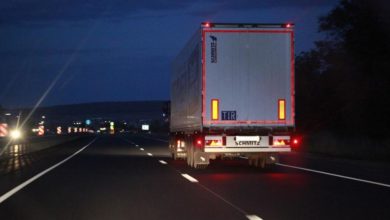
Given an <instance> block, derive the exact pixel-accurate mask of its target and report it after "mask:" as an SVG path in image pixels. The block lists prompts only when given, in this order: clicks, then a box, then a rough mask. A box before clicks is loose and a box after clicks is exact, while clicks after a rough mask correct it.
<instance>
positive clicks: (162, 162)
mask: <svg viewBox="0 0 390 220" xmlns="http://www.w3.org/2000/svg"><path fill="white" fill-rule="evenodd" d="M158 162H160V163H161V164H164V165H165V164H167V162H165V161H163V160H159V161H158Z"/></svg>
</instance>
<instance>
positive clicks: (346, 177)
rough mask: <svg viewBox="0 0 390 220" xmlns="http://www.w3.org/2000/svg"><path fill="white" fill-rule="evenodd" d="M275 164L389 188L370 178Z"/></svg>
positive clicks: (388, 185) (389, 185)
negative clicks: (365, 178)
mask: <svg viewBox="0 0 390 220" xmlns="http://www.w3.org/2000/svg"><path fill="white" fill-rule="evenodd" d="M276 165H279V166H282V167H289V168H293V169H298V170H304V171H308V172H313V173H319V174H324V175H328V176H334V177H338V178H343V179H348V180H354V181H358V182H362V183H369V184H374V185H378V186H384V187H388V188H390V184H386V183H380V182H374V181H370V180H364V179H359V178H355V177H350V176H344V175H340V174H335V173H328V172H324V171H319V170H313V169H308V168H304V167H297V166H291V165H287V164H282V163H276Z"/></svg>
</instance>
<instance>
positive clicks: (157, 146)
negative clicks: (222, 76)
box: [0, 135, 390, 220]
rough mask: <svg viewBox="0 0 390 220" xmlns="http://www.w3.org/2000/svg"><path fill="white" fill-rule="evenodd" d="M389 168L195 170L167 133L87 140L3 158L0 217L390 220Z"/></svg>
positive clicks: (221, 166)
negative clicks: (177, 154) (174, 153)
mask: <svg viewBox="0 0 390 220" xmlns="http://www.w3.org/2000/svg"><path fill="white" fill-rule="evenodd" d="M389 184H390V165H389V164H388V163H374V162H363V161H353V160H345V159H335V158H330V157H325V156H320V155H311V154H304V153H296V152H293V153H289V154H283V155H282V156H281V160H280V163H279V164H278V165H277V166H275V167H273V168H268V169H265V170H261V169H256V168H253V167H249V166H248V165H247V160H246V159H245V158H240V159H235V160H217V161H212V163H211V164H210V166H209V167H208V168H206V169H201V170H195V169H192V168H188V167H187V166H186V163H185V161H183V160H177V161H173V160H172V159H171V158H170V157H169V152H168V148H167V140H166V138H164V137H163V136H151V135H122V136H98V137H84V138H81V139H80V140H77V141H72V142H69V143H66V144H62V145H59V146H57V147H54V148H50V149H45V150H42V151H38V152H34V153H29V154H16V155H14V157H8V158H7V159H3V160H0V219H189V220H191V219H194V220H195V219H213V220H214V219H267V220H268V219H390V185H389Z"/></svg>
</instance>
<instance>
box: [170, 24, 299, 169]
mask: <svg viewBox="0 0 390 220" xmlns="http://www.w3.org/2000/svg"><path fill="white" fill-rule="evenodd" d="M293 27H294V25H293V24H226V23H202V25H201V28H200V29H199V30H198V31H197V32H196V33H195V34H194V36H193V37H192V38H191V40H190V41H189V42H188V43H187V45H186V46H185V48H184V49H183V50H182V51H181V52H180V53H179V55H178V56H177V58H176V59H175V60H174V62H173V72H172V77H171V124H170V142H169V147H170V150H171V153H172V156H173V157H174V158H175V159H176V158H185V159H186V160H187V164H188V165H189V166H191V167H194V168H200V167H206V166H207V165H208V164H209V163H210V159H215V158H216V157H238V156H246V157H248V160H249V164H250V165H254V166H257V167H265V166H266V165H268V164H274V163H276V162H277V161H278V153H279V152H289V151H291V145H292V144H293V143H296V142H297V141H296V140H294V141H292V140H293V138H292V136H291V134H292V132H293V131H294V128H295V120H294V116H295V110H294V99H295V98H294V31H293Z"/></svg>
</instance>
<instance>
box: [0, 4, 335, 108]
mask: <svg viewBox="0 0 390 220" xmlns="http://www.w3.org/2000/svg"><path fill="white" fill-rule="evenodd" d="M337 2H338V1H337V0H314V1H313V0H297V1H289V0H267V1H255V0H244V1H232V0H225V1H223V0H217V1H211V0H201V1H189V0H176V1H162V0H160V1H132V0H85V1H83V0H41V1H39V0H13V1H11V0H3V1H1V2H0V83H1V86H0V105H2V106H4V107H29V106H33V105H35V103H37V101H38V100H39V99H40V98H41V97H42V95H43V94H44V92H45V91H47V89H48V88H49V86H50V84H51V83H52V82H53V80H55V78H56V76H57V75H58V74H62V75H60V78H59V79H58V81H56V83H55V84H52V85H53V89H52V90H51V91H50V92H49V93H48V95H47V97H46V98H45V99H44V101H43V103H42V105H44V106H48V105H57V104H73V103H84V102H99V101H134V100H168V99H169V82H170V70H171V62H172V60H173V58H174V57H175V56H176V55H177V54H178V53H179V51H180V49H181V48H182V47H184V45H185V43H186V41H187V40H189V38H190V37H191V35H192V34H193V33H194V32H195V30H197V29H198V28H199V26H200V23H201V22H203V21H211V22H237V23H240V22H241V23H284V22H294V23H295V24H296V26H295V27H296V28H295V32H296V35H295V36H296V39H295V40H296V41H295V43H296V53H299V52H300V51H305V50H308V49H310V48H312V47H313V42H314V41H315V40H318V39H321V37H323V36H321V35H320V34H318V32H317V31H318V25H317V20H318V17H319V16H321V15H325V14H326V13H327V12H328V11H329V10H331V9H332V8H333V7H334V6H335V5H336V4H337Z"/></svg>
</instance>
